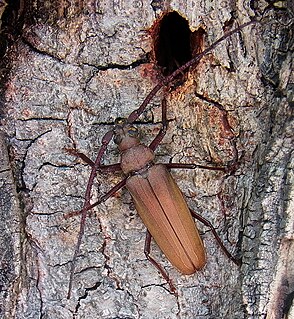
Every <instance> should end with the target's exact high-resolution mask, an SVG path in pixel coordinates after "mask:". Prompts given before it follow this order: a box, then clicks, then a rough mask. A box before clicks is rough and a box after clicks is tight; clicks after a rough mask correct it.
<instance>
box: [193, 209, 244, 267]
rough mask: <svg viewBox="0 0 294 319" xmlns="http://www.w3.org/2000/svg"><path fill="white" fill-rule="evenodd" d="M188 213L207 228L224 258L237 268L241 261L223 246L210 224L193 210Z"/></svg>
mask: <svg viewBox="0 0 294 319" xmlns="http://www.w3.org/2000/svg"><path fill="white" fill-rule="evenodd" d="M190 212H191V214H192V216H193V217H194V218H196V219H198V220H199V221H200V222H201V223H202V224H204V225H205V226H207V227H209V228H210V230H211V231H212V233H213V235H214V237H215V239H216V241H217V243H218V244H219V245H220V247H221V249H222V250H223V252H224V253H225V254H226V256H227V257H228V258H229V259H230V260H232V262H234V263H235V264H236V265H237V266H240V265H241V259H238V258H235V257H234V256H233V255H232V254H231V253H230V252H229V251H228V250H227V248H226V247H225V245H224V244H223V242H222V240H221V239H220V237H219V235H218V234H217V232H216V230H215V228H214V227H213V226H212V224H211V222H210V221H209V220H207V219H205V218H204V217H202V216H201V215H200V214H197V213H195V212H194V211H193V210H191V209H190Z"/></svg>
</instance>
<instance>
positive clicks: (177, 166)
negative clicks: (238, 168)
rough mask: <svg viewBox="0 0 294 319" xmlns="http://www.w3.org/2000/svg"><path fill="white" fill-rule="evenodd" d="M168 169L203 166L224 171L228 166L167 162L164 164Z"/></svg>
mask: <svg viewBox="0 0 294 319" xmlns="http://www.w3.org/2000/svg"><path fill="white" fill-rule="evenodd" d="M164 165H165V166H166V167H167V168H168V169H171V168H184V169H195V168H203V169H210V170H213V171H223V172H226V171H227V168H226V167H224V166H219V167H218V166H205V165H198V164H187V163H166V164H164Z"/></svg>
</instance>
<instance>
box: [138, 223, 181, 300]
mask: <svg viewBox="0 0 294 319" xmlns="http://www.w3.org/2000/svg"><path fill="white" fill-rule="evenodd" d="M151 239H152V236H151V234H150V232H149V231H148V229H147V230H146V237H145V246H144V254H145V256H146V258H147V259H148V260H149V261H150V262H151V263H152V264H153V265H154V266H155V267H156V268H157V270H158V271H159V272H160V273H161V275H162V277H163V278H164V279H165V280H166V282H167V283H168V284H169V288H170V291H171V292H172V293H173V294H175V295H176V296H177V295H178V294H177V290H176V288H175V286H174V285H173V283H172V280H171V279H170V278H169V275H168V273H167V272H166V271H165V270H164V268H163V267H162V266H161V265H160V264H159V263H158V262H157V261H156V260H155V259H154V258H153V257H151V256H150V246H151Z"/></svg>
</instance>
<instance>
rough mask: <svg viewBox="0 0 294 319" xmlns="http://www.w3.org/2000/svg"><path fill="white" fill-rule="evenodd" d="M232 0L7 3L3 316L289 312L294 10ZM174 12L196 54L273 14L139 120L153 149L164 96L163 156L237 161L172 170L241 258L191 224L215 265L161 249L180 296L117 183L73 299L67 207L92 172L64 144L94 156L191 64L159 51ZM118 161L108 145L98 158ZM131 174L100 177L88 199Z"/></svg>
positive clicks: (95, 216)
mask: <svg viewBox="0 0 294 319" xmlns="http://www.w3.org/2000/svg"><path fill="white" fill-rule="evenodd" d="M223 3H224V2H222V1H219V2H218V1H215V2H211V1H193V0H191V1H187V2H186V1H152V3H151V4H150V3H149V1H133V2H130V1H120V2H117V1H108V2H107V1H106V2H105V3H104V2H99V1H98V2H94V1H92V2H91V1H84V2H83V3H82V4H81V3H75V4H69V3H68V2H61V4H60V2H56V3H54V2H50V3H49V2H48V1H37V2H27V3H22V2H21V3H20V5H19V7H17V6H16V7H11V6H12V5H11V4H9V5H8V6H7V7H5V8H4V11H3V14H2V36H3V39H2V41H4V39H6V40H7V43H8V44H9V42H10V41H11V39H12V37H13V39H14V41H13V43H12V44H11V45H10V46H9V48H8V49H7V51H6V53H5V56H4V59H3V65H2V71H3V76H2V84H3V88H2V92H3V98H2V99H1V100H3V101H4V104H3V107H2V114H3V118H2V130H3V132H4V134H3V135H2V136H1V157H2V160H1V166H2V167H1V175H0V176H1V194H0V199H1V225H2V226H1V229H2V232H1V237H0V238H1V241H0V242H1V246H2V259H1V260H2V263H1V265H2V267H1V278H0V280H1V287H2V292H1V318H18V319H20V318H54V319H57V318H58V319H59V318H97V319H98V318H103V319H104V318H105V319H106V318H107V319H110V318H124V319H126V318H140V319H141V318H160V319H162V318H169V319H171V318H185V319H190V318H191V319H192V318H193V319H194V318H201V319H202V318H230V319H234V318H236V319H237V318H238V319H239V318H246V319H249V318H267V319H269V318H270V319H273V318H275V319H278V318H294V317H293V316H294V311H293V307H292V309H291V304H292V299H293V291H294V280H293V278H294V266H293V265H294V263H293V256H294V254H293V251H294V248H293V220H294V216H293V198H294V194H293V187H292V185H293V171H292V170H291V169H292V168H293V157H292V156H293V147H292V145H293V122H291V121H292V118H291V113H290V106H291V103H293V101H292V102H291V99H292V98H293V68H292V62H293V60H292V56H293V37H292V29H291V26H293V18H292V17H293V12H291V7H290V6H291V5H290V2H289V7H286V4H285V5H284V7H278V2H277V3H273V4H271V5H268V3H267V2H265V3H262V2H258V3H257V2H256V3H255V2H252V1H251V2H250V6H249V3H244V2H243V1H239V2H234V1H231V2H225V4H226V5H223ZM279 4H280V3H279ZM267 5H268V7H266V6H267ZM280 5H281V4H280ZM282 5H283V2H282ZM173 11H175V12H177V13H178V14H179V15H180V16H181V17H183V18H184V19H187V21H188V24H189V28H190V30H191V34H190V35H189V36H190V38H191V39H192V41H191V43H192V48H191V49H190V54H192V56H193V55H195V54H196V53H197V52H198V51H199V50H200V49H204V48H206V47H208V46H209V45H210V44H212V43H213V42H214V41H216V40H217V39H218V38H220V37H221V36H222V35H223V34H224V30H225V31H229V30H231V29H233V28H235V27H236V26H237V25H240V24H242V23H244V22H247V21H249V20H250V17H253V16H258V17H259V18H260V17H261V15H262V16H263V18H262V19H261V23H256V24H253V25H250V26H248V27H246V28H244V29H242V30H241V31H240V32H238V33H236V34H234V35H233V36H231V37H230V38H229V39H226V40H225V41H223V42H222V43H221V44H220V45H219V46H218V47H217V48H216V49H215V50H213V52H211V53H209V54H208V55H206V56H205V57H204V58H203V59H202V60H201V61H200V62H199V63H198V64H197V65H194V66H193V67H192V68H190V70H189V72H188V73H186V74H185V75H184V76H182V77H181V78H177V80H176V81H175V82H174V83H173V84H172V85H169V87H168V88H165V89H163V90H161V91H160V92H159V93H158V94H157V96H156V97H155V98H154V99H153V100H152V102H151V103H150V105H149V106H148V108H147V110H146V112H144V114H143V115H142V116H141V117H140V119H139V121H137V124H138V127H139V128H140V130H141V131H142V136H143V138H142V140H143V142H144V143H146V144H148V143H150V141H151V140H152V139H153V138H154V136H155V135H156V133H157V132H158V130H159V128H160V121H161V118H160V116H161V109H160V105H161V100H162V99H163V97H164V96H165V98H166V99H167V105H168V114H167V116H168V119H169V128H168V131H167V134H166V136H165V138H164V140H163V142H162V144H161V145H160V146H159V148H158V149H157V151H156V154H157V155H158V156H157V158H156V161H157V162H163V163H166V162H168V161H169V160H170V159H171V160H172V161H173V162H182V163H197V164H202V165H207V166H213V165H217V166H228V167H230V165H231V166H232V163H234V161H235V160H236V158H237V157H238V160H237V165H235V169H233V170H228V172H227V173H224V172H220V171H211V170H203V169H199V168H198V169H195V170H175V171H173V172H172V174H173V176H174V177H175V179H176V181H177V182H178V184H179V186H180V188H181V189H182V191H183V193H184V195H185V196H186V198H187V202H188V204H189V206H190V207H191V209H193V210H194V211H196V212H197V213H200V214H201V215H202V216H203V217H205V218H206V219H208V220H210V221H211V223H212V224H213V225H214V226H215V227H216V229H217V232H218V233H219V235H220V237H221V239H222V240H223V242H224V244H225V245H226V247H227V248H228V249H229V251H231V252H232V253H233V254H234V255H236V256H238V257H241V258H242V265H241V267H238V266H236V265H235V264H233V263H232V262H231V261H230V260H229V259H228V258H227V257H226V256H225V255H224V253H223V251H222V250H221V249H220V248H219V246H218V245H217V243H216V241H215V239H214V238H213V236H212V233H211V231H209V229H207V227H205V226H203V225H201V223H199V222H197V226H198V227H199V229H200V232H201V234H202V238H203V241H204V244H205V247H206V250H207V259H208V261H207V264H206V266H205V268H204V269H203V270H201V271H199V272H197V273H196V274H194V275H191V276H184V275H181V274H180V273H179V272H177V270H176V269H174V268H173V267H172V266H171V265H170V264H169V262H168V261H167V260H166V258H165V257H164V255H163V254H162V253H161V252H160V250H159V248H158V247H157V246H156V244H155V243H153V244H152V256H154V257H155V258H156V260H157V261H158V262H159V263H160V264H161V265H162V266H164V268H165V269H166V271H167V272H168V274H169V275H170V277H171V278H172V280H173V282H174V284H175V286H176V288H177V292H178V296H175V295H173V294H171V293H170V291H169V287H168V285H167V283H166V281H165V280H164V279H163V278H162V276H161V275H160V274H159V273H158V272H157V270H156V269H155V268H154V267H153V266H152V265H151V264H150V263H149V262H148V261H147V260H146V258H145V255H144V252H143V248H144V239H145V227H144V225H143V224H142V222H141V220H140V218H139V217H138V216H137V214H136V212H135V211H134V208H133V204H132V201H131V197H130V195H129V194H128V193H127V191H126V190H125V189H123V190H121V191H119V192H118V193H117V194H116V195H115V196H114V197H113V198H111V199H108V200H107V201H106V202H105V203H103V204H101V205H99V206H98V207H96V208H95V209H93V210H92V213H91V214H90V216H88V218H87V221H86V229H85V234H84V236H83V240H82V246H81V252H80V254H79V256H78V259H77V265H76V269H75V275H74V280H73V289H72V294H71V298H70V299H67V298H66V296H67V290H68V285H69V276H70V268H71V263H72V259H73V254H74V250H75V246H76V242H77V236H78V232H79V225H80V216H75V217H71V218H67V219H66V218H65V217H64V216H65V214H67V213H70V212H72V211H78V210H80V209H81V207H82V205H83V201H84V194H85V189H86V185H87V181H88V178H89V174H90V171H91V168H90V167H89V166H88V165H86V164H85V163H84V162H82V161H81V160H80V159H77V158H75V157H74V156H72V155H70V154H69V153H68V152H67V151H66V148H74V149H76V150H77V151H79V152H82V153H84V154H86V155H87V156H89V157H90V158H91V159H92V160H94V159H95V157H96V155H97V152H98V150H99V147H100V145H101V138H102V136H103V135H104V134H105V132H107V131H108V130H110V129H111V128H112V127H113V123H114V120H115V118H117V117H126V116H128V115H129V114H130V113H131V112H132V111H133V110H135V109H136V108H138V107H139V105H140V104H141V102H142V101H143V100H144V98H145V96H146V95H147V94H148V93H149V92H150V90H151V89H152V87H153V86H154V85H155V84H156V83H158V81H160V79H163V76H164V75H166V72H169V71H170V70H169V68H170V67H172V64H173V63H175V64H176V65H177V64H178V63H180V62H181V61H174V60H171V61H169V62H168V63H167V64H161V65H158V64H160V63H159V62H158V61H157V60H160V58H159V57H160V56H162V55H164V54H166V53H165V52H162V48H161V47H160V45H158V41H160V40H159V38H158V34H159V30H160V27H161V25H162V24H161V23H162V19H163V17H164V15H166V14H167V13H168V12H173ZM6 15H7V16H6ZM12 16H14V17H15V19H16V20H14V23H15V22H17V23H15V24H14V25H13V28H14V29H13V30H12V29H11V28H8V26H9V22H8V21H10V20H9V19H8V18H9V17H10V18H11V17H12ZM174 23H176V22H174ZM3 30H4V31H3ZM180 37H181V35H180ZM172 39H173V36H172ZM172 41H173V40H172ZM196 44H197V45H199V46H200V49H197V48H195V45H196ZM166 50H167V49H166ZM197 50H198V51H197ZM2 51H3V50H2ZM175 60H176V59H175ZM157 62H158V63H157ZM4 63H5V65H4ZM162 72H163V74H162ZM292 106H293V105H292ZM118 161H119V154H118V151H117V150H116V148H115V145H114V144H110V147H109V149H108V151H107V152H106V155H105V157H104V163H116V162H118ZM121 179H122V175H121V174H98V175H97V178H96V179H95V184H94V187H93V192H92V202H95V200H97V198H98V197H99V196H101V195H102V194H104V193H106V192H107V191H108V190H109V189H110V188H111V187H112V186H113V185H115V184H116V183H117V182H118V181H120V180H121ZM291 298H292V299H291ZM291 311H292V314H291ZM287 316H288V317H287ZM291 316H292V317H291Z"/></svg>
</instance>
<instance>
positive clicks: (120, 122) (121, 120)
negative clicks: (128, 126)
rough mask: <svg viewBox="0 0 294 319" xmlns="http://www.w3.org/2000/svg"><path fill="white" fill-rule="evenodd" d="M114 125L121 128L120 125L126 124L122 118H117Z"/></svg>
mask: <svg viewBox="0 0 294 319" xmlns="http://www.w3.org/2000/svg"><path fill="white" fill-rule="evenodd" d="M114 123H115V125H120V126H122V125H124V124H125V123H126V119H125V118H123V117H118V118H116V119H115V121H114Z"/></svg>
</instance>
